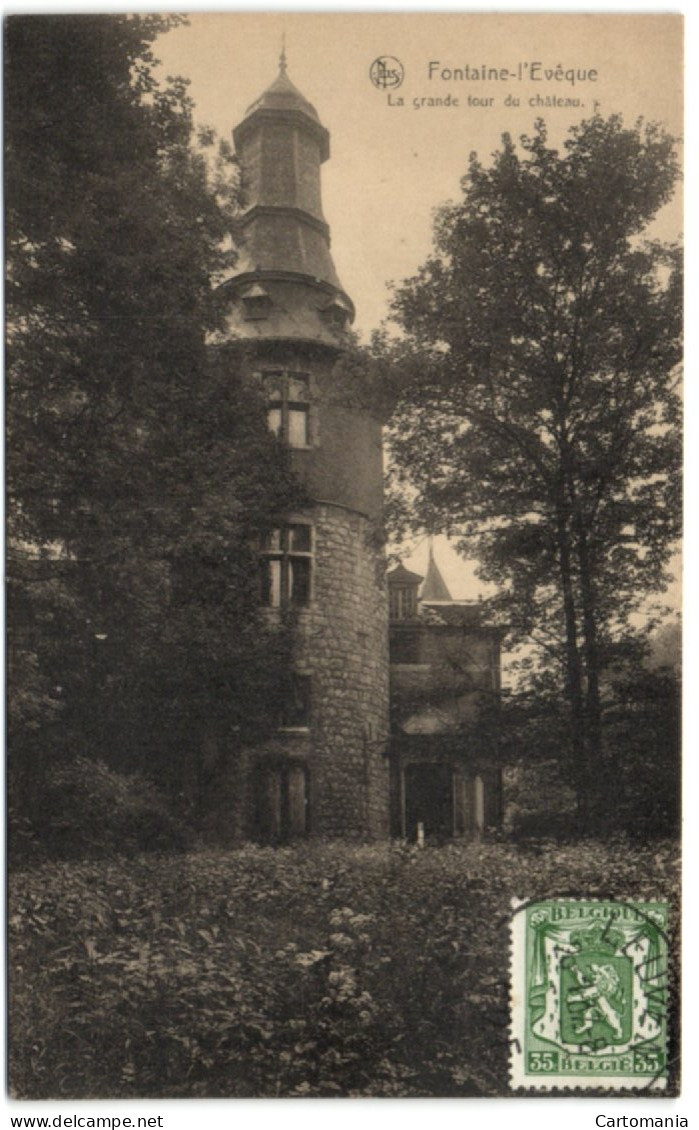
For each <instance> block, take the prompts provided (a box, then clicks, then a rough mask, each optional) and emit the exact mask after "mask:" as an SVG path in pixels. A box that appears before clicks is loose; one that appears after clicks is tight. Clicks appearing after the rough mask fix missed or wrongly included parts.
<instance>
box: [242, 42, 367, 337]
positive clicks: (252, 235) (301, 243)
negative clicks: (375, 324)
mask: <svg viewBox="0 0 699 1130" xmlns="http://www.w3.org/2000/svg"><path fill="white" fill-rule="evenodd" d="M233 139H234V142H235V146H236V151H237V153H238V156H239V159H240V164H241V169H242V187H243V195H244V201H245V211H244V213H243V216H242V221H241V235H242V241H241V242H242V247H241V255H240V259H239V262H238V267H237V273H236V276H235V277H234V278H233V279H231V280H230V282H229V283H228V284H226V288H225V289H226V291H227V292H228V293H230V295H231V296H232V297H233V298H234V299H236V306H235V307H234V309H233V311H232V317H233V320H232V322H231V325H230V328H231V330H234V331H235V332H236V334H237V335H238V336H244V337H248V338H250V337H252V338H256V337H259V336H261V335H263V336H264V337H265V338H266V339H268V340H269V339H270V338H271V337H276V338H278V339H284V340H290V339H294V340H298V339H300V338H304V339H306V340H312V341H324V342H326V343H328V344H330V343H333V344H337V342H338V333H339V334H340V335H341V334H342V333H343V332H344V330H345V329H346V328H347V327H348V325H349V324H350V323H351V322H352V321H353V319H354V306H353V304H352V301H351V300H350V298H349V297H348V296H347V294H345V292H344V291H343V289H342V285H341V283H340V280H339V279H338V277H337V272H336V270H335V265H334V263H333V261H332V256H331V254H330V230H329V228H328V225H327V223H326V222H325V217H324V216H323V208H322V203H321V186H320V166H321V164H322V163H323V162H324V161H326V160H327V159H328V157H329V156H330V137H329V134H328V131H327V130H326V129H325V127H324V126H323V125H321V122H320V119H319V117H318V114H317V112H316V110H315V107H314V106H312V105H311V103H310V102H309V101H308V100H307V99H306V98H304V96H303V95H302V94H301V92H300V91H299V90H298V89H297V88H296V86H294V84H293V82H292V81H291V79H290V78H289V76H288V74H287V67H286V54H285V52H284V51H282V55H281V57H280V60H279V74H278V75H277V77H276V78H275V80H274V82H273V83H272V84H271V86H269V87H268V88H267V90H265V91H264V93H263V94H261V95H260V97H259V98H257V99H256V100H255V101H254V102H253V103H252V104H251V105H250V106H249V107H248V109H247V111H246V113H245V117H244V118H243V120H242V122H241V123H240V124H239V125H238V126H236V128H235V129H234V130H233ZM251 287H261V288H263V290H264V292H265V295H266V297H267V299H268V303H267V305H266V306H265V303H263V302H257V303H251V302H250V301H249V299H250V288H251ZM238 299H242V302H241V301H237V300H238ZM251 309H252V311H253V313H252V314H251V313H250V311H251ZM263 320H265V321H266V322H267V324H266V326H264V327H262V326H261V325H260V324H259V323H260V322H261V321H263ZM250 323H253V324H250ZM255 323H256V324H255Z"/></svg>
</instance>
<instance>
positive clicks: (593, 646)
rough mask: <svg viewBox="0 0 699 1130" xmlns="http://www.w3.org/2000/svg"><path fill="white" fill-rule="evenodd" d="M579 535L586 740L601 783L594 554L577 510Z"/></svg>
mask: <svg viewBox="0 0 699 1130" xmlns="http://www.w3.org/2000/svg"><path fill="white" fill-rule="evenodd" d="M575 532H576V550H577V558H578V565H579V567H580V602H581V607H582V635H583V657H584V661H585V686H586V690H585V715H586V718H585V722H586V729H585V737H586V742H587V763H588V767H589V770H590V777H591V780H593V781H594V780H599V774H600V770H601V767H602V706H601V702H600V689H599V646H598V639H597V616H596V604H595V593H594V584H593V581H592V568H591V565H590V552H589V544H588V538H587V531H586V529H585V526H584V523H583V520H582V516H581V514H580V512H579V508H578V507H576V510H575Z"/></svg>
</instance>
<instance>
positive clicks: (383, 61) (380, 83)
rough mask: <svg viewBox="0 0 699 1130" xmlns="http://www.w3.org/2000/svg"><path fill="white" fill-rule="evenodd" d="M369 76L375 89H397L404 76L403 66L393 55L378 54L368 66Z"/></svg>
mask: <svg viewBox="0 0 699 1130" xmlns="http://www.w3.org/2000/svg"><path fill="white" fill-rule="evenodd" d="M369 78H370V79H371V81H372V82H373V84H374V86H375V87H376V88H377V90H397V89H398V87H399V86H400V85H401V83H402V82H403V79H404V78H405V67H404V66H403V64H402V63H401V61H400V59H396V58H395V56H394V55H379V57H378V59H374V62H373V63H372V64H371V66H370V68H369Z"/></svg>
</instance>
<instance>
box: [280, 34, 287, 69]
mask: <svg viewBox="0 0 699 1130" xmlns="http://www.w3.org/2000/svg"><path fill="white" fill-rule="evenodd" d="M279 73H280V74H282V75H285V74H286V32H285V31H283V32H282V49H281V53H280V55H279Z"/></svg>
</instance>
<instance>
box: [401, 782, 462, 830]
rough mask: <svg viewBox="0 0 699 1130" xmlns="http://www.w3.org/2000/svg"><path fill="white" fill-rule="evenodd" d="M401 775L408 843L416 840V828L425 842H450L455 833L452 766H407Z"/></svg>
mask: <svg viewBox="0 0 699 1130" xmlns="http://www.w3.org/2000/svg"><path fill="white" fill-rule="evenodd" d="M404 773H405V834H406V837H407V839H409V840H414V839H415V838H416V836H417V826H418V824H422V825H423V827H424V831H425V837H426V838H427V839H432V840H446V839H449V838H450V837H451V836H452V835H453V833H454V802H453V787H452V768H451V766H450V765H406V767H405V770H404Z"/></svg>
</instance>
